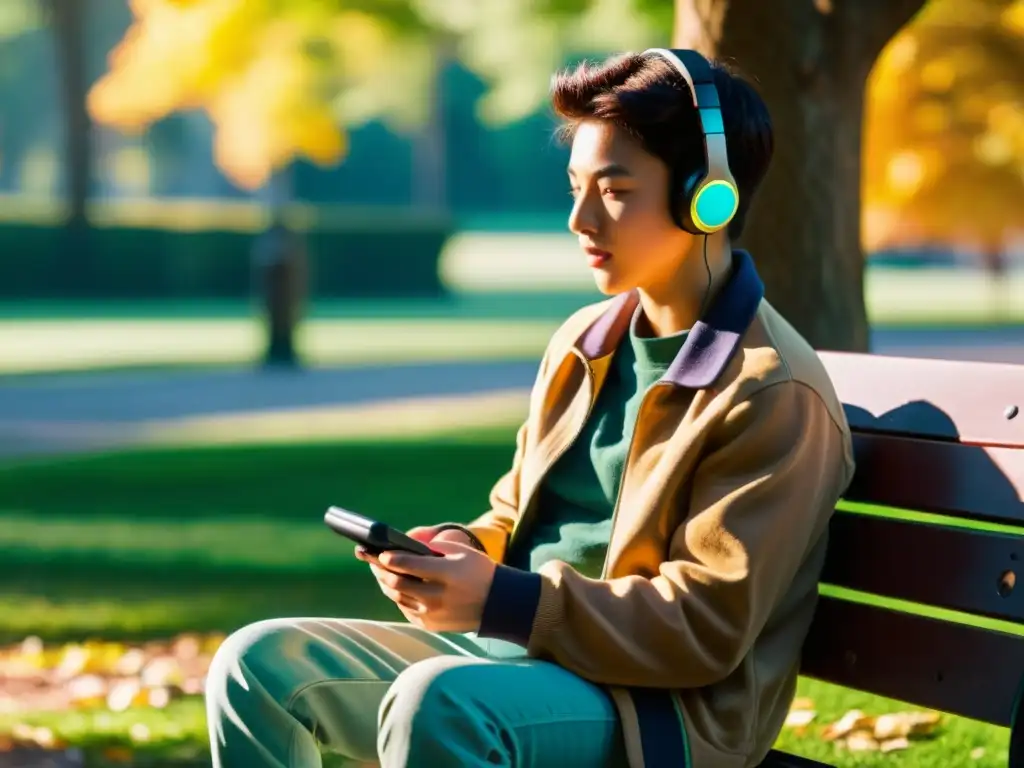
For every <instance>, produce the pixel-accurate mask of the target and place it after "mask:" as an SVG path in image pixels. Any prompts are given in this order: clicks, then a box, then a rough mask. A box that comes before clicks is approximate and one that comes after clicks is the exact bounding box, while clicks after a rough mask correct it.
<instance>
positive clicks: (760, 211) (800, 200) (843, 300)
mask: <svg viewBox="0 0 1024 768" xmlns="http://www.w3.org/2000/svg"><path fill="white" fill-rule="evenodd" d="M675 2H676V24H675V29H674V39H673V45H675V46H678V47H684V48H697V49H698V50H700V51H701V52H703V53H705V54H707V55H711V56H717V57H719V58H723V59H725V60H726V61H728V62H730V63H732V64H734V65H735V66H736V67H737V68H738V69H739V71H740V72H742V73H743V74H745V75H746V76H748V77H750V78H751V79H752V80H753V81H754V83H755V85H756V86H757V88H758V90H759V92H760V93H761V95H762V97H763V98H764V99H765V101H766V102H767V104H768V108H769V111H770V112H771V115H772V121H773V124H774V129H775V155H774V159H773V160H772V165H771V168H770V170H769V172H768V176H767V177H766V178H765V181H764V183H763V184H762V186H761V188H760V190H759V191H758V196H757V201H756V203H755V204H754V206H753V207H752V209H751V212H750V215H749V217H748V219H747V227H746V231H745V232H744V234H743V237H742V238H741V240H740V242H739V244H740V245H741V246H742V247H745V248H749V249H750V251H751V253H752V254H753V256H754V259H755V261H756V262H757V264H758V269H759V271H760V273H761V275H762V277H763V278H764V281H765V290H766V296H767V298H768V300H769V301H771V302H772V304H773V305H774V306H775V307H776V308H777V309H778V310H779V311H780V312H782V314H783V315H785V317H786V318H787V319H788V320H789V321H790V322H791V323H792V324H793V325H794V326H795V327H796V328H797V330H799V331H800V332H801V333H802V334H803V335H804V336H805V338H807V340H808V341H809V342H810V343H811V344H812V345H813V346H814V347H815V348H816V349H838V350H851V351H866V350H867V349H868V341H869V339H868V322H867V314H866V311H865V305H864V255H863V252H862V250H861V240H860V225H861V222H860V194H861V127H862V122H863V114H864V91H865V87H866V84H867V77H868V74H869V73H870V71H871V68H872V66H873V65H874V62H875V59H876V58H877V56H878V54H879V53H880V52H881V50H882V48H883V47H884V45H885V43H886V42H887V41H888V40H889V39H890V38H891V37H892V36H893V35H894V34H895V33H896V32H897V31H898V30H899V29H900V27H902V26H903V25H904V24H905V23H906V22H907V21H908V20H909V19H910V18H911V17H912V16H913V15H914V13H916V12H917V10H918V9H919V8H920V7H921V6H922V5H923V4H924V0H772V2H765V0H675Z"/></svg>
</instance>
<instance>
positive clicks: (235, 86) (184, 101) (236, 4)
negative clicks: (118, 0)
mask: <svg viewBox="0 0 1024 768" xmlns="http://www.w3.org/2000/svg"><path fill="white" fill-rule="evenodd" d="M131 9H132V12H133V14H134V16H135V20H134V23H133V24H132V26H131V28H130V29H129V30H128V32H127V34H126V35H125V37H124V39H123V40H122V41H121V43H120V44H119V45H118V47H117V48H116V49H115V50H114V51H113V52H112V54H111V56H110V68H109V71H108V72H107V73H106V75H105V76H104V77H103V78H101V79H100V80H99V82H97V83H96V85H95V87H94V88H93V89H92V91H91V92H90V94H89V102H88V106H89V110H90V113H91V114H92V116H93V118H94V119H95V120H97V121H98V122H102V123H105V124H107V125H111V126H115V127H117V128H120V129H122V130H125V131H142V130H144V129H145V128H146V127H148V126H149V125H150V124H151V123H152V122H154V121H155V120H158V119H160V118H162V117H164V116H166V115H168V114H170V113H172V112H174V111H177V110H182V109H205V110H206V111H207V112H208V113H209V115H210V117H211V119H212V121H213V123H214V124H215V126H216V136H215V140H214V141H215V146H214V152H215V157H216V161H217V163H218V165H219V166H220V168H221V169H222V170H223V171H224V172H225V173H226V174H227V175H228V177H229V178H230V179H231V180H232V181H233V182H235V183H236V184H238V185H239V186H241V187H244V188H247V189H253V188H256V187H258V186H260V185H262V184H264V183H265V182H266V181H267V179H268V177H269V176H270V174H272V173H273V171H274V170H275V169H276V168H279V167H281V166H283V165H285V164H287V163H288V162H290V161H291V160H292V159H293V158H295V157H304V158H307V159H309V160H311V161H313V162H315V163H318V164H321V165H329V164H332V163H336V162H338V161H339V160H340V159H342V157H343V156H344V154H345V151H346V141H345V135H344V132H343V128H342V125H341V120H340V119H339V116H338V115H336V114H335V111H334V110H335V103H336V101H335V97H336V96H337V94H338V93H339V92H340V91H341V90H343V88H342V82H343V81H345V82H347V81H351V82H355V83H357V82H358V81H359V80H360V78H365V77H367V76H368V73H372V72H374V71H375V69H376V68H377V67H378V65H379V64H380V62H381V61H382V60H384V58H385V57H386V56H387V55H388V53H389V50H391V49H389V45H392V44H393V40H391V39H390V38H389V32H388V31H387V30H385V29H384V28H383V26H382V25H380V24H379V23H378V22H377V21H376V20H375V19H374V18H372V17H369V16H365V15H361V14H355V13H351V12H350V13H343V14H338V13H337V12H335V11H332V10H331V9H329V8H324V7H322V6H320V5H318V4H309V3H296V4H294V5H290V4H287V3H286V4H281V3H277V2H273V0H131ZM346 79H347V80H346Z"/></svg>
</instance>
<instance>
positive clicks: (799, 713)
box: [786, 709, 818, 729]
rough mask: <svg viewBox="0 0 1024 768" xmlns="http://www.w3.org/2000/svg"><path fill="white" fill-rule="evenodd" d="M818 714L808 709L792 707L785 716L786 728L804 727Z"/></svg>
mask: <svg viewBox="0 0 1024 768" xmlns="http://www.w3.org/2000/svg"><path fill="white" fill-rule="evenodd" d="M817 716H818V713H817V712H815V711H813V710H810V709H793V710H790V712H789V714H788V715H787V716H786V727H787V728H796V729H800V728H806V727H807V726H808V725H810V724H811V721H813V720H814V718H815V717H817Z"/></svg>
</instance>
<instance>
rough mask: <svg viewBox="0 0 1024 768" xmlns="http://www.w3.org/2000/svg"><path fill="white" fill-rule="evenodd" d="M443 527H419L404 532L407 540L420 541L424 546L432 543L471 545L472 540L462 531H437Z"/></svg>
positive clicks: (453, 529)
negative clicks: (445, 542)
mask: <svg viewBox="0 0 1024 768" xmlns="http://www.w3.org/2000/svg"><path fill="white" fill-rule="evenodd" d="M442 527H443V523H442V524H440V525H421V526H418V527H416V528H411V529H410V530H409V531H407V532H406V535H407V536H409V538H412V539H416V541H422V542H423V543H424V544H429V543H430V542H432V541H434V540H435V539H436V540H437V541H454V542H456V543H459V544H468V545H472V544H473V540H472V539H470V538H469V536H467V535H466V533H465V532H464V531H460V530H458V529H456V528H447V529H445V530H439V529H441V528H442Z"/></svg>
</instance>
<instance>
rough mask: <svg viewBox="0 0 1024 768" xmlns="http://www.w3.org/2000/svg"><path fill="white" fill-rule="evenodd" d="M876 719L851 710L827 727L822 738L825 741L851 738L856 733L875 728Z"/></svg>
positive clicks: (856, 710) (857, 710)
mask: <svg viewBox="0 0 1024 768" xmlns="http://www.w3.org/2000/svg"><path fill="white" fill-rule="evenodd" d="M874 722H875V721H874V718H872V717H869V716H867V715H865V714H864V713H863V712H861V711H860V710H859V709H851V710H850V711H849V712H847V713H846V714H844V715H843V716H842V717H841V718H839V720H837V721H836V722H834V723H832V724H831V725H829V726H827V727H826V728H825V730H824V731H823V732H822V734H821V737H822V738H823V739H824V740H825V741H833V740H835V739H841V738H844V737H846V736H849V735H850V734H851V733H853V732H854V731H858V730H861V729H870V728H873V727H874Z"/></svg>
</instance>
